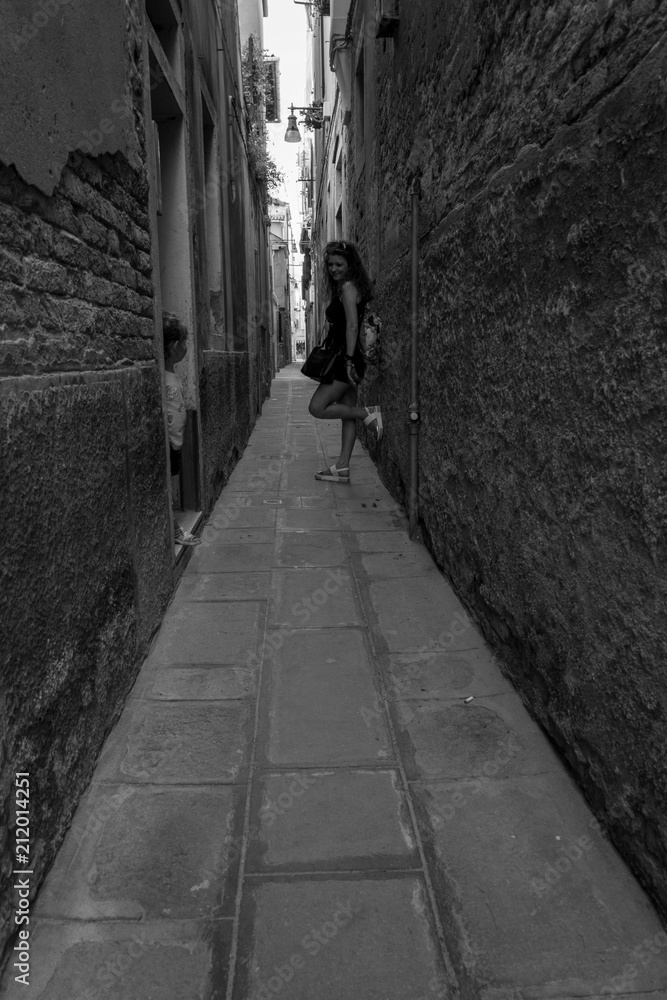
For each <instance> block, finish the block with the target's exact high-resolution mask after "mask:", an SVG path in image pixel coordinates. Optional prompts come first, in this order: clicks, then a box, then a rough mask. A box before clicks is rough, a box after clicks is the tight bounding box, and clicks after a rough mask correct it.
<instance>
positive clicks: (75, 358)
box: [0, 3, 172, 949]
mask: <svg viewBox="0 0 667 1000" xmlns="http://www.w3.org/2000/svg"><path fill="white" fill-rule="evenodd" d="M15 6H17V5H15ZM52 6H53V4H51V5H49V4H45V5H44V9H45V10H46V9H47V8H50V7H52ZM56 6H57V5H56ZM72 6H73V7H76V6H77V5H72ZM80 6H81V5H79V7H80ZM138 9H139V8H138V7H135V6H134V5H133V4H128V5H127V7H126V6H125V5H124V4H122V3H121V4H118V3H115V4H109V5H107V7H106V8H105V14H104V17H105V18H106V19H107V20H106V21H105V23H106V26H107V28H108V29H109V32H110V35H109V36H104V37H100V38H99V42H100V47H101V48H103V49H104V51H105V52H106V51H107V48H108V50H109V51H110V52H112V53H115V54H116V56H117V55H118V52H119V51H120V53H121V54H124V60H121V62H120V66H116V67H115V70H119V73H117V74H116V75H115V76H114V77H113V80H112V81H111V82H112V83H113V84H114V86H115V82H117V81H118V80H120V81H121V84H120V92H119V94H118V96H119V100H120V99H121V98H122V99H124V100H127V101H130V103H131V106H132V115H131V116H130V118H131V119H132V120H133V121H134V122H136V121H137V120H138V118H139V116H140V114H141V107H142V82H141V67H140V65H139V64H138V63H137V62H136V61H135V53H136V49H137V45H138V40H139V38H140V28H139V23H138V21H137V13H138ZM112 11H113V15H114V16H113V18H112V19H111V22H110V21H109V16H110V13H111V12H112ZM3 12H4V6H3ZM65 13H66V12H65ZM3 16H4V13H3ZM63 16H64V14H63ZM101 16H102V15H100V17H101ZM26 18H28V21H29V22H30V15H29V14H26ZM30 23H31V22H30ZM95 23H97V21H95ZM76 29H77V32H78V36H77V37H78V38H79V39H82V38H84V36H85V32H84V30H83V26H82V22H81V21H80V20H78V21H77V24H76ZM114 31H115V34H114ZM86 37H87V38H88V41H87V46H88V50H89V53H88V55H87V57H86V58H88V56H89V55H90V52H93V53H94V51H95V48H96V46H95V44H94V41H95V39H96V38H97V36H96V34H95V33H94V32H93V33H92V34H89V35H88V36H86ZM53 39H54V35H53V34H52V33H51V34H50V33H49V27H48V25H47V26H45V27H44V28H43V30H42V31H41V33H38V35H37V36H31V39H30V44H31V45H36V46H38V47H43V46H46V47H47V48H48V47H49V46H51V48H52V51H51V52H50V55H49V56H48V58H46V61H45V64H44V65H45V66H47V67H50V70H49V71H50V72H51V81H50V82H51V84H52V85H53V88H54V92H55V93H56V94H57V93H61V91H62V89H63V87H65V89H66V88H67V81H68V80H70V77H69V76H67V77H66V79H63V78H62V77H61V76H60V75H59V74H61V73H65V74H69V73H70V72H71V73H74V72H75V70H74V67H76V66H77V63H76V55H77V52H78V48H77V46H74V47H73V48H72V49H71V51H70V50H68V49H67V48H63V49H59V48H58V47H57V46H54V42H53ZM6 42H7V39H5V43H6ZM20 51H21V52H22V53H23V57H24V58H25V59H26V60H28V61H30V59H32V58H33V57H32V55H29V53H28V51H27V49H25V48H21V49H20ZM31 52H32V50H31ZM51 57H53V58H51ZM70 59H71V62H70ZM87 66H88V62H85V61H84V64H83V66H82V67H79V70H80V73H81V79H80V80H79V79H78V78H77V80H76V81H74V83H73V84H72V91H73V93H74V92H76V89H77V86H78V84H79V83H80V82H82V83H83V84H85V87H86V89H87V90H88V91H89V92H90V94H89V96H90V100H88V101H86V102H84V103H83V105H82V106H81V109H80V111H81V118H80V119H79V123H78V125H77V127H76V128H74V126H73V125H72V122H71V121H70V112H71V110H72V109H71V107H70V106H69V105H68V110H67V111H66V112H65V111H63V114H64V119H63V122H64V123H63V127H62V131H61V132H58V133H57V134H56V133H55V132H54V133H53V148H54V149H59V148H60V144H61V140H63V141H64V142H65V147H66V148H69V149H72V150H73V146H74V145H76V142H75V140H76V135H77V134H78V133H77V129H78V128H79V127H80V128H81V129H86V128H87V127H88V126H90V123H91V120H90V113H91V112H90V109H91V108H94V107H96V105H95V100H96V99H97V100H98V101H101V102H102V104H104V102H106V101H107V99H108V98H109V93H110V91H109V85H110V81H109V78H108V76H107V75H106V72H105V66H106V59H105V56H104V54H101V55H100V60H99V62H98V63H97V64H96V68H97V70H98V72H97V74H94V73H89V72H88V70H87V69H86V67H87ZM5 72H6V68H5V66H4V65H3V76H4V74H5ZM39 80H40V86H41V85H42V84H43V85H44V86H45V87H47V85H48V84H49V79H48V74H47V76H46V77H43V76H40V77H39ZM70 82H71V81H70ZM59 88H60V89H59ZM47 89H48V87H47ZM112 89H113V88H112ZM95 95H96V96H95ZM33 96H34V95H33ZM52 98H53V94H51V93H50V94H49V96H48V98H45V99H44V100H45V102H46V103H45V106H44V107H42V108H41V112H40V113H41V117H40V116H39V115H37V117H36V118H35V119H34V121H31V120H30V118H29V116H28V117H27V118H26V120H25V121H24V122H23V123H22V124H20V127H18V126H17V121H14V123H13V124H12V126H11V127H12V130H13V131H12V134H14V132H16V131H17V130H18V131H19V132H20V131H21V129H23V130H24V132H25V131H30V130H31V129H33V130H34V131H33V132H31V134H30V137H29V138H30V141H32V142H35V141H37V139H39V140H40V141H41V143H42V144H43V145H44V147H45V148H49V146H50V143H49V134H48V129H50V128H51V127H52V126H51V124H49V123H48V122H47V120H46V118H45V117H44V115H45V114H46V110H48V107H50V106H51V105H50V104H49V102H50V101H51V100H52ZM21 100H22V101H23V112H25V113H27V111H30V109H31V107H32V108H33V110H35V112H36V110H37V106H36V105H34V106H33V105H31V100H32V98H31V96H30V94H28V95H27V96H26V95H22V96H21ZM17 101H18V98H17ZM123 106H126V105H125V104H124V105H123ZM75 107H76V105H75ZM26 109H27V110H26ZM5 110H7V108H6V102H5ZM11 110H12V112H13V113H14V115H18V114H19V112H20V110H21V109H20V108H19V107H18V106H17V105H15V106H14V107H13V108H12V109H11ZM23 112H22V113H23ZM47 117H48V116H47ZM17 120H18V119H17ZM45 122H46V125H45V124H44V123H45ZM54 127H55V126H54ZM135 127H136V126H135ZM44 129H46V131H45V132H44ZM40 130H42V131H40ZM7 138H8V137H7V134H5V133H3V140H5V141H6V140H7ZM118 138H119V136H116V139H118ZM23 140H26V141H27V138H26V136H25V135H23V136H22V141H23ZM105 141H106V139H105ZM93 145H94V144H92V143H91V150H92V152H91V155H84V153H83V152H80V151H79V152H76V151H71V152H70V153H69V157H68V160H67V164H66V165H65V166H64V168H63V169H62V171H60V169H58V178H57V184H56V186H55V187H53V186H52V185H51V183H50V182H48V181H47V182H44V183H43V178H41V175H40V177H38V176H37V175H36V174H34V173H33V172H31V171H27V172H28V173H29V181H30V180H32V181H35V183H37V182H39V184H40V185H41V188H40V187H38V186H32V184H31V183H29V182H28V181H26V179H25V178H24V177H22V176H20V174H19V172H18V171H17V169H16V168H15V167H14V166H11V165H9V164H8V163H4V162H0V419H1V423H0V490H1V495H2V498H3V545H2V548H3V559H2V564H1V566H0V619H1V621H2V626H1V630H2V638H1V641H0V691H1V692H2V694H1V696H0V761H1V763H2V779H1V782H2V783H1V785H0V949H1V948H2V946H3V945H4V944H5V943H6V941H7V939H8V935H9V934H10V933H11V932H12V931H13V930H15V929H16V928H15V927H14V925H13V919H12V913H11V910H12V893H11V889H10V886H11V884H12V883H11V881H10V872H11V869H12V867H13V865H12V860H13V854H14V836H13V831H14V810H13V797H12V787H13V775H14V772H15V771H17V770H20V771H28V772H30V775H31V823H30V829H31V860H32V869H33V871H34V874H33V876H32V878H31V889H32V890H33V893H34V891H36V889H37V887H38V885H39V882H40V881H41V878H42V876H43V874H44V872H45V871H46V869H47V868H48V865H49V863H50V862H51V860H52V858H53V856H54V854H55V852H56V850H57V848H58V846H59V844H60V841H61V839H62V836H63V835H64V832H65V830H66V829H67V826H68V824H69V821H70V818H71V815H72V813H73V811H74V809H75V807H76V804H77V800H78V797H79V795H80V794H81V792H82V791H83V789H84V788H85V787H86V784H87V783H88V781H89V780H90V776H91V773H92V769H93V767H94V763H95V759H96V756H97V754H98V752H99V750H100V748H101V745H102V742H103V740H104V736H105V734H106V732H107V731H108V730H109V728H110V726H111V725H112V724H113V722H114V720H115V718H116V716H117V714H118V712H119V711H120V708H121V706H122V703H123V700H124V697H125V695H126V693H127V691H128V689H129V687H130V686H131V684H132V682H133V680H134V677H135V674H136V671H137V670H138V667H139V665H140V663H141V659H142V657H143V655H144V653H145V651H146V648H147V644H148V641H149V638H150V636H151V634H152V632H153V631H154V629H155V628H156V627H157V625H158V624H159V621H160V618H161V615H162V612H163V609H164V606H165V604H166V601H167V600H168V597H169V594H170V593H171V588H172V553H171V550H170V543H169V527H168V525H169V521H168V506H167V503H168V500H167V481H166V458H165V435H164V420H163V414H162V404H161V386H160V374H159V368H158V365H157V364H156V362H155V358H154V347H153V321H152V310H153V286H152V281H151V258H150V240H149V234H148V218H147V190H148V189H147V180H146V175H145V172H144V170H143V168H137V167H135V166H133V165H132V164H131V163H130V162H129V160H128V158H126V156H125V154H124V153H120V152H117V153H105V154H102V155H98V156H96V155H95V152H98V150H95V149H93V148H92V147H93ZM100 145H101V144H100ZM130 145H131V146H132V148H133V149H134V150H135V151H137V150H138V151H139V154H140V155H142V156H143V153H142V150H143V135H142V132H141V130H140V129H138V131H137V133H136V135H135V136H134V138H133V140H132V143H131V144H130ZM89 152H90V151H89ZM126 152H127V150H126ZM4 155H7V154H4ZM128 156H129V153H128ZM15 162H17V163H19V158H18V157H16V158H15ZM32 166H33V167H34V169H35V170H36V169H37V167H38V166H39V164H38V163H34V164H32ZM54 183H55V181H54ZM50 188H51V189H52V190H51V193H50V194H49V193H48V192H49V189H50Z"/></svg>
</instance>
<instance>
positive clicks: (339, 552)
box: [276, 531, 347, 566]
mask: <svg viewBox="0 0 667 1000" xmlns="http://www.w3.org/2000/svg"><path fill="white" fill-rule="evenodd" d="M346 561H347V550H346V548H345V542H344V540H343V535H342V533H341V532H333V531H309V532H308V533H307V534H302V533H301V532H294V531H282V532H278V535H277V538H276V565H278V566H341V565H343V564H345V563H346Z"/></svg>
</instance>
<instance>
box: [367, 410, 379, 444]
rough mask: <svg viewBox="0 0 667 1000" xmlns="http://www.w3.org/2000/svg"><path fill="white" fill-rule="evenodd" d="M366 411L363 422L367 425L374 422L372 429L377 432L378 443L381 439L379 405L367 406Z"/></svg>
mask: <svg viewBox="0 0 667 1000" xmlns="http://www.w3.org/2000/svg"><path fill="white" fill-rule="evenodd" d="M366 411H367V413H368V416H367V417H364V423H365V424H366V426H367V427H370V426H371V424H375V427H374V430H375V433H376V434H377V441H378V443H379V442H380V441H381V440H382V414H381V413H380V407H379V406H367V407H366Z"/></svg>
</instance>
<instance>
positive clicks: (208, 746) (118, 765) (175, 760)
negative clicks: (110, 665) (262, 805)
mask: <svg viewBox="0 0 667 1000" xmlns="http://www.w3.org/2000/svg"><path fill="white" fill-rule="evenodd" d="M250 723H251V717H250V710H249V707H248V705H247V704H246V703H245V702H243V701H227V702H201V701H200V702H197V701H190V702H160V701H140V700H138V699H132V700H131V701H129V702H128V703H127V706H126V708H125V711H124V712H123V714H122V716H121V718H120V719H119V721H118V723H117V725H116V727H115V729H113V730H112V732H111V733H110V735H109V736H108V737H107V741H106V743H105V745H104V750H103V751H102V755H101V757H100V760H99V762H98V764H97V769H96V772H95V777H96V778H97V779H98V780H99V781H107V782H109V781H111V782H118V781H121V782H127V781H130V782H139V783H151V784H155V783H159V784H182V783H187V784H198V783H200V784H210V783H226V784H229V783H232V782H241V781H243V780H244V779H245V774H246V772H247V764H248V762H247V757H246V746H247V741H248V739H249V737H250V730H249V726H250Z"/></svg>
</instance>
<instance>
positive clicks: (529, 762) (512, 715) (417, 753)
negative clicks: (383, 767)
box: [392, 692, 562, 780]
mask: <svg viewBox="0 0 667 1000" xmlns="http://www.w3.org/2000/svg"><path fill="white" fill-rule="evenodd" d="M392 715H393V716H394V718H395V720H396V735H397V739H398V743H399V747H400V748H401V752H402V758H403V762H404V766H405V771H406V774H407V775H408V778H409V779H410V780H416V779H419V778H424V777H431V778H433V777H440V778H444V777H447V778H466V777H471V776H478V775H484V774H487V773H489V772H490V773H494V774H495V773H497V772H498V770H500V771H501V772H502V774H503V776H510V775H516V774H534V773H538V772H546V771H553V772H558V771H559V770H560V769H561V767H562V765H561V764H560V762H559V759H558V757H557V756H556V754H555V752H554V751H553V749H552V748H551V745H550V744H549V742H548V741H547V740H546V739H545V737H544V734H543V732H542V730H541V729H540V727H539V726H538V724H537V723H536V722H534V721H533V720H532V719H531V718H530V716H529V715H528V713H527V712H526V710H525V708H524V705H523V702H522V701H521V699H520V698H519V696H518V695H517V694H515V693H514V692H511V693H509V694H503V695H496V696H495V697H490V698H476V699H475V700H474V701H473V702H470V703H469V704H465V703H464V702H463V701H462V700H461V701H459V702H456V703H452V702H443V701H431V700H428V701H405V702H396V703H395V704H394V705H393V706H392Z"/></svg>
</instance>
